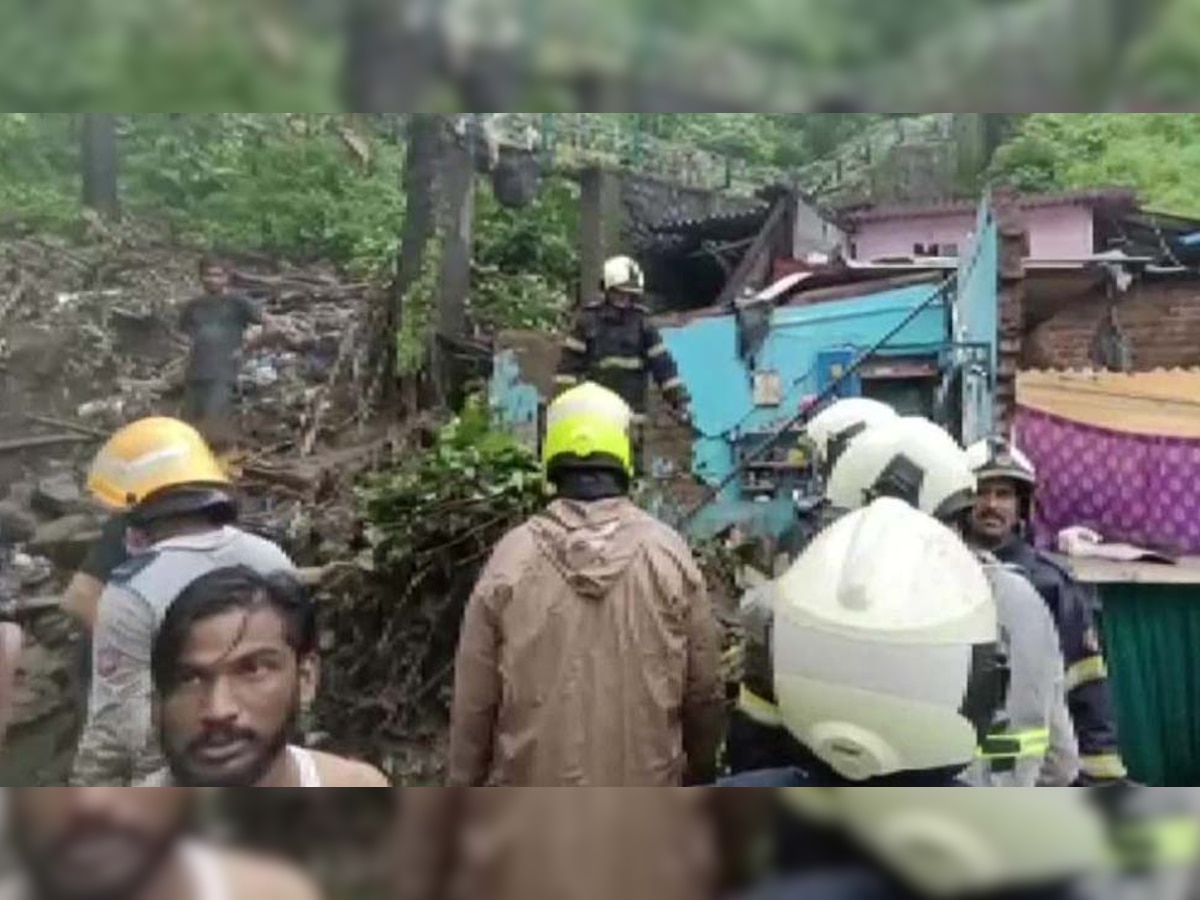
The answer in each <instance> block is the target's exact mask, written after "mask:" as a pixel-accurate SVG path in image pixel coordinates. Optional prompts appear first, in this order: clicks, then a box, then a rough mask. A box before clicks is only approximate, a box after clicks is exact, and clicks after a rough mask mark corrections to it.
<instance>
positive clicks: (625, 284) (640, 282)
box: [603, 256, 646, 294]
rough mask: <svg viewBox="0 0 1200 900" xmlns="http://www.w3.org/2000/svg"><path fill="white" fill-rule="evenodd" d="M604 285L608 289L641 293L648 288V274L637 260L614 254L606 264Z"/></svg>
mask: <svg viewBox="0 0 1200 900" xmlns="http://www.w3.org/2000/svg"><path fill="white" fill-rule="evenodd" d="M603 287H604V290H606V291H624V292H625V293H627V294H641V293H643V292H645V290H646V276H645V275H644V274H643V273H642V267H641V266H639V265H638V264H637V260H635V259H633V258H632V257H629V256H614V257H613V258H612V259H610V260H609V261H608V262H606V263H605V264H604V280H603Z"/></svg>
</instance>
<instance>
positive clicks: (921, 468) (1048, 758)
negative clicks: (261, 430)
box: [827, 417, 1079, 787]
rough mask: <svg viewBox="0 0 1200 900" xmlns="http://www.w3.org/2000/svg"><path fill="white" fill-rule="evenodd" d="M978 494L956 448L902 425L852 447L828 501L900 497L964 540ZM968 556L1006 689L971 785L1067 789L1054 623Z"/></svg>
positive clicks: (923, 424)
mask: <svg viewBox="0 0 1200 900" xmlns="http://www.w3.org/2000/svg"><path fill="white" fill-rule="evenodd" d="M975 490H976V477H975V473H974V472H973V471H972V467H971V463H970V460H969V457H968V455H967V454H966V453H965V452H964V451H963V449H962V447H960V446H959V445H958V443H957V442H956V441H955V440H954V438H952V437H951V436H950V435H949V434H948V433H947V432H946V431H945V430H944V429H942V428H940V427H938V426H937V425H935V424H934V423H933V422H931V421H929V420H928V419H922V418H918V417H905V418H901V419H896V420H895V421H893V422H888V423H884V424H881V425H878V426H876V427H874V428H871V429H869V430H868V431H866V432H865V433H864V434H863V435H862V436H861V437H860V438H858V439H857V440H856V441H855V442H854V443H853V444H852V445H851V446H850V447H849V448H848V449H847V450H846V451H845V452H844V453H843V455H842V457H841V458H840V459H839V460H838V463H837V465H836V466H835V467H834V471H833V473H832V475H831V476H830V479H829V487H828V491H827V495H828V498H829V501H830V503H831V505H833V506H834V507H840V508H843V509H856V508H858V507H860V506H861V505H862V504H863V503H866V502H869V501H870V500H871V499H873V498H875V497H880V496H891V497H897V498H899V499H902V500H904V501H906V502H907V503H909V504H911V505H913V506H915V507H916V508H918V509H920V510H921V511H923V512H925V513H926V514H928V515H932V516H934V517H935V518H937V519H938V520H940V521H941V522H943V523H945V524H946V525H948V526H950V527H951V528H953V529H954V530H955V531H956V532H957V533H959V534H960V535H962V536H964V537H965V536H966V534H967V531H968V529H969V523H968V519H969V516H970V513H971V509H972V508H973V504H974V502H975ZM975 552H976V554H977V555H978V556H979V558H980V561H981V562H982V563H983V565H984V571H985V573H986V574H987V576H988V580H989V582H990V584H991V586H992V591H993V596H994V598H995V600H996V605H997V608H998V611H999V616H1000V624H1001V641H1002V644H1003V646H1004V650H1005V655H1006V658H1007V661H1008V666H1009V669H1010V676H1011V686H1010V690H1009V694H1008V704H1007V706H1006V708H1005V710H1004V713H1003V716H1002V717H1000V718H999V719H998V720H997V723H996V729H995V730H994V732H993V734H991V735H989V737H988V740H987V741H986V742H985V744H984V745H983V746H981V748H980V758H979V760H978V761H977V764H976V765H975V766H973V767H972V769H971V772H970V777H971V780H972V782H973V783H977V784H980V785H987V786H996V787H1001V786H1025V787H1031V786H1034V785H1036V784H1041V785H1043V786H1052V787H1053V786H1057V787H1063V786H1067V785H1069V784H1071V783H1072V782H1073V781H1074V780H1075V778H1076V776H1077V773H1078V767H1079V750H1078V743H1077V739H1076V735H1075V731H1074V728H1073V727H1072V725H1071V720H1070V715H1069V713H1068V711H1067V703H1066V696H1065V695H1066V685H1065V674H1064V663H1063V655H1062V653H1061V651H1060V650H1059V639H1058V632H1057V629H1056V628H1055V625H1054V620H1053V618H1052V617H1051V616H1050V615H1049V613H1048V611H1047V610H1046V608H1045V604H1043V603H1042V602H1040V600H1039V598H1038V596H1037V593H1036V591H1035V590H1034V588H1033V586H1032V585H1031V584H1030V582H1029V580H1028V579H1027V578H1025V577H1024V574H1023V573H1022V572H1021V571H1020V570H1019V569H1017V568H1015V567H1012V566H1006V565H1004V564H1003V563H1002V562H1001V561H1000V560H998V559H997V558H996V557H994V556H992V555H991V554H989V553H987V552H986V551H982V550H979V549H976V551H975Z"/></svg>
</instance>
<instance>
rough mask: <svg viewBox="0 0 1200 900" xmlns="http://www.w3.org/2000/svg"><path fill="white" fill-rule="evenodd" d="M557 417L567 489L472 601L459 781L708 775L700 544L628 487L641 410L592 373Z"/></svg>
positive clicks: (559, 475)
mask: <svg viewBox="0 0 1200 900" xmlns="http://www.w3.org/2000/svg"><path fill="white" fill-rule="evenodd" d="M548 413H549V418H548V424H547V432H546V441H545V447H544V449H543V457H544V463H545V469H546V477H547V479H548V480H549V482H550V483H551V484H552V485H553V487H554V490H555V494H556V496H555V499H554V501H553V502H552V503H551V504H550V506H549V507H548V508H547V509H546V510H545V511H544V512H542V513H540V514H538V515H536V516H534V517H533V518H532V519H530V520H529V521H528V522H526V523H525V524H523V525H521V526H520V527H518V528H516V529H515V530H513V531H512V532H510V533H509V534H508V535H506V536H505V537H504V538H503V540H501V542H500V544H499V545H498V546H497V547H496V549H495V551H494V552H493V554H492V557H491V559H490V560H489V561H488V563H487V566H486V567H485V569H484V572H483V574H482V575H481V576H480V579H479V582H478V584H477V585H476V587H475V591H474V593H473V594H472V596H471V599H470V601H469V602H468V604H467V610H466V613H465V616H464V619H463V626H462V633H461V638H460V643H459V647H458V654H457V660H456V665H455V685H454V703H453V709H452V714H451V726H450V767H449V768H450V771H449V782H450V784H451V785H455V786H480V785H511V786H519V787H528V786H556V785H558V786H567V785H574V786H582V785H593V786H601V787H624V786H646V787H668V786H671V785H678V784H682V783H684V782H685V781H686V782H689V783H711V781H712V779H713V777H714V776H715V761H716V752H717V745H718V743H719V741H720V732H721V724H722V723H721V717H722V716H721V713H722V706H723V686H722V683H721V677H720V650H719V641H718V635H717V626H716V620H715V616H714V612H713V609H712V607H711V605H710V603H709V601H708V598H707V596H706V589H705V582H704V578H703V576H702V575H701V573H700V571H699V569H698V568H697V566H696V562H695V560H694V559H693V557H692V554H691V551H690V550H689V548H688V546H687V543H686V542H685V541H684V540H683V538H682V537H680V536H679V535H678V534H676V533H675V532H674V531H672V530H671V529H670V528H668V527H667V526H666V525H663V524H662V523H661V522H659V521H658V520H656V519H654V518H653V517H652V516H650V515H649V514H647V513H645V512H643V511H642V510H641V509H639V508H638V507H637V506H635V505H634V504H633V503H632V502H631V501H630V499H629V497H628V493H629V489H630V484H631V480H632V477H633V463H632V458H631V450H630V440H629V426H630V418H631V415H632V413H631V411H630V409H629V406H628V405H627V404H626V403H625V401H623V400H622V399H621V398H620V397H619V396H618V395H617V394H615V393H613V392H612V391H610V390H608V389H607V388H604V387H601V386H599V385H596V384H591V383H588V384H583V385H580V386H579V387H577V388H574V389H572V390H570V391H567V392H566V393H565V394H563V395H562V396H561V397H559V398H558V399H557V400H555V401H554V402H553V403H552V404H551V406H550V408H549V411H548Z"/></svg>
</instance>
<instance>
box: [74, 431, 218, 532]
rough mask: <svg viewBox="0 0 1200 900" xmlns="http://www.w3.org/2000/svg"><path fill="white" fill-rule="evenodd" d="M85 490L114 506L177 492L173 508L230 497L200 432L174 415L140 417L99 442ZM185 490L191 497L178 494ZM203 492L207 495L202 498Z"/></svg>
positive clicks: (161, 498)
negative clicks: (104, 440)
mask: <svg viewBox="0 0 1200 900" xmlns="http://www.w3.org/2000/svg"><path fill="white" fill-rule="evenodd" d="M87 486H88V490H89V491H91V493H92V495H93V496H95V497H96V499H97V500H99V501H100V503H102V504H104V505H105V506H106V507H108V508H109V509H111V510H114V511H128V510H136V509H137V508H139V507H144V506H146V505H147V504H149V503H150V502H152V501H153V502H154V503H155V504H159V503H160V502H165V498H166V496H167V495H168V494H170V495H172V496H174V497H175V498H176V502H174V503H172V504H169V506H170V507H171V509H172V511H184V507H187V508H188V509H189V510H193V509H196V508H197V506H199V508H203V507H205V506H207V505H211V504H212V503H215V502H217V501H218V499H220V500H223V502H225V503H232V500H231V498H230V496H229V490H228V489H229V487H230V482H229V478H228V476H227V475H226V474H225V472H224V470H223V469H222V468H221V465H220V463H219V462H217V459H216V457H215V456H214V455H213V452H212V450H210V449H209V447H208V444H206V443H205V442H204V438H202V437H201V436H200V433H199V432H198V431H196V429H194V428H192V426H190V425H188V424H187V423H185V422H180V421H179V420H177V419H168V418H151V419H142V420H140V421H138V422H134V423H133V424H131V425H126V426H125V427H124V428H122V429H121V430H120V431H118V432H117V433H116V434H114V435H113V436H112V437H111V438H109V440H108V443H106V444H105V445H104V447H102V448H101V450H100V452H99V453H98V454H96V458H95V460H94V461H93V462H92V468H91V471H90V472H89V473H88V480H87ZM181 495H187V496H188V497H190V498H191V499H190V500H188V501H186V502H185V501H182V500H179V499H178V498H179V497H180V496H181ZM205 498H207V499H205Z"/></svg>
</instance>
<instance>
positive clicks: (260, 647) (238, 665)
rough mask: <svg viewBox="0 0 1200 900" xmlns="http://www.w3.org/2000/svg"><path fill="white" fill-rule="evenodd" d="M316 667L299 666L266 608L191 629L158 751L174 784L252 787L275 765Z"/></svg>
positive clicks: (163, 708)
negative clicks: (164, 760) (161, 750)
mask: <svg viewBox="0 0 1200 900" xmlns="http://www.w3.org/2000/svg"><path fill="white" fill-rule="evenodd" d="M316 669H317V664H316V659H315V658H310V659H305V660H298V659H297V658H296V654H295V652H294V651H293V650H292V648H291V646H290V645H289V644H288V641H287V636H286V632H285V627H284V621H283V619H282V618H281V617H280V616H279V614H278V613H277V612H275V610H274V609H272V608H270V607H265V606H264V607H256V608H254V609H251V610H245V609H233V610H229V611H228V612H225V613H222V614H220V615H217V616H213V617H211V618H208V619H202V620H200V621H199V622H197V623H196V624H195V625H194V626H193V627H192V631H191V634H190V635H189V636H188V639H187V641H186V643H185V645H184V649H183V654H182V656H181V658H180V660H179V663H178V666H177V668H176V681H175V686H174V688H173V689H172V690H171V691H170V693H169V694H168V695H166V696H164V697H162V698H161V704H160V717H161V721H160V726H161V729H162V743H163V749H164V752H165V753H166V756H167V759H168V761H169V762H170V765H171V772H172V775H173V776H174V778H175V780H176V781H177V782H178V783H179V784H186V785H191V786H194V787H252V786H254V785H256V784H257V783H259V782H260V781H261V780H262V779H263V777H264V776H265V775H266V774H267V773H268V772H270V770H271V768H272V766H273V765H275V763H276V762H278V761H279V760H280V758H281V755H282V753H283V751H284V748H285V747H286V746H287V742H288V739H289V737H290V736H291V733H292V730H293V728H294V726H295V723H296V718H297V716H298V715H299V713H300V709H301V706H302V704H304V703H307V702H309V701H311V699H312V696H313V693H314V691H315V688H316Z"/></svg>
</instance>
